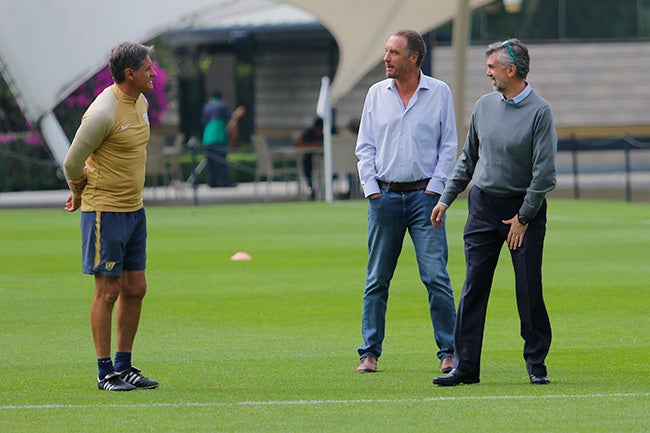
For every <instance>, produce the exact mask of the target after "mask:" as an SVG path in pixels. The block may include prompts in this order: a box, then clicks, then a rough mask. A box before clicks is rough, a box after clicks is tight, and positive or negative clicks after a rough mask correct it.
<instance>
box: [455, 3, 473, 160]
mask: <svg viewBox="0 0 650 433" xmlns="http://www.w3.org/2000/svg"><path fill="white" fill-rule="evenodd" d="M469 13H470V12H469V0H456V16H455V17H454V29H453V34H452V45H453V51H454V81H453V89H452V93H453V95H454V110H455V115H456V134H457V135H458V144H459V146H458V148H459V150H460V148H461V147H462V143H463V141H464V140H465V65H466V57H467V45H468V39H469V20H470V15H469Z"/></svg>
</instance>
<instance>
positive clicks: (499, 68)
mask: <svg viewBox="0 0 650 433" xmlns="http://www.w3.org/2000/svg"><path fill="white" fill-rule="evenodd" d="M498 57H499V51H495V52H494V53H492V54H490V55H489V56H488V58H487V60H486V61H485V65H486V67H487V69H486V71H485V75H487V76H488V78H490V79H491V80H492V88H493V89H494V90H496V91H497V92H501V93H504V91H505V90H506V89H507V88H508V83H509V81H510V78H511V77H510V75H509V72H510V70H511V69H513V68H514V65H508V66H507V67H505V68H504V67H503V64H501V62H500V61H498V60H497V58H498Z"/></svg>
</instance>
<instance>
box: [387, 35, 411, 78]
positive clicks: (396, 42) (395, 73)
mask: <svg viewBox="0 0 650 433" xmlns="http://www.w3.org/2000/svg"><path fill="white" fill-rule="evenodd" d="M384 48H385V50H386V54H384V66H385V67H386V78H400V76H402V75H404V73H405V72H408V71H409V70H410V69H411V68H412V67H414V65H415V62H414V60H412V59H415V58H416V54H412V55H411V56H409V55H408V50H407V49H406V38H404V37H403V36H391V37H390V38H388V41H387V42H386V46H385V47H384Z"/></svg>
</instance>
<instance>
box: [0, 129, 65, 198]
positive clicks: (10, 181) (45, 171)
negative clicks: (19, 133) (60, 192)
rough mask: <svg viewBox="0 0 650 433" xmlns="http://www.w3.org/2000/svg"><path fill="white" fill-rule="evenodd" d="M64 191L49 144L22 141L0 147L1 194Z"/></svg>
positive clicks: (63, 182) (59, 171)
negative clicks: (32, 143) (31, 143)
mask: <svg viewBox="0 0 650 433" xmlns="http://www.w3.org/2000/svg"><path fill="white" fill-rule="evenodd" d="M65 188H67V184H66V182H65V179H64V177H63V173H62V172H61V170H60V169H59V166H58V164H57V163H56V162H55V161H54V158H53V156H52V153H51V152H50V150H49V148H48V147H47V146H46V145H44V144H39V145H28V144H26V143H24V142H23V141H22V140H16V141H11V142H8V143H3V144H0V191H1V192H10V191H41V190H55V189H65Z"/></svg>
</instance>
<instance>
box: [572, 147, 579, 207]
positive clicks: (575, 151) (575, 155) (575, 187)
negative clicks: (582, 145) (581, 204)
mask: <svg viewBox="0 0 650 433" xmlns="http://www.w3.org/2000/svg"><path fill="white" fill-rule="evenodd" d="M571 161H572V163H573V198H575V199H578V198H580V186H578V142H577V141H576V139H575V137H574V136H571Z"/></svg>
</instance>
